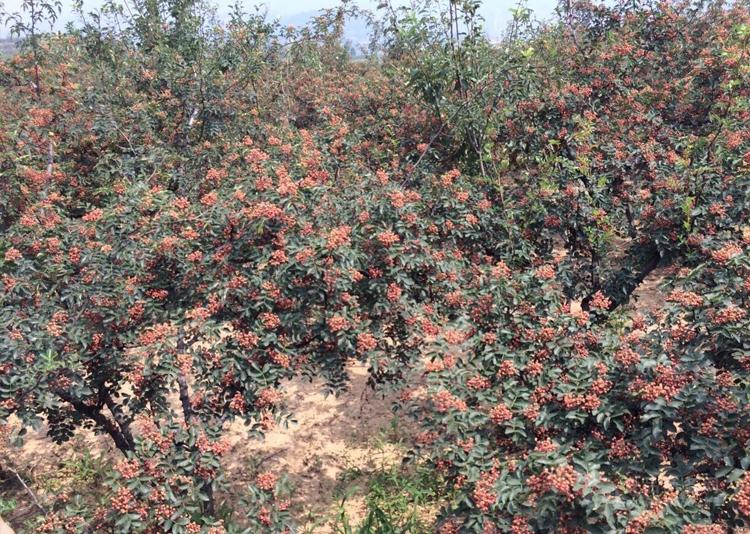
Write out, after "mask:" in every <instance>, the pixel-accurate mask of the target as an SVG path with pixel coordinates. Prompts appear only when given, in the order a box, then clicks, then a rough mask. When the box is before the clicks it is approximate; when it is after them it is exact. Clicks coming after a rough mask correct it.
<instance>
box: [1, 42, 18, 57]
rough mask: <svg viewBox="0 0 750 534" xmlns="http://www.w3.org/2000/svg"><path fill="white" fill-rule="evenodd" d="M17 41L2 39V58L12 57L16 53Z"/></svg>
mask: <svg viewBox="0 0 750 534" xmlns="http://www.w3.org/2000/svg"><path fill="white" fill-rule="evenodd" d="M16 44H17V41H16V40H15V39H0V56H12V55H13V54H15V52H16Z"/></svg>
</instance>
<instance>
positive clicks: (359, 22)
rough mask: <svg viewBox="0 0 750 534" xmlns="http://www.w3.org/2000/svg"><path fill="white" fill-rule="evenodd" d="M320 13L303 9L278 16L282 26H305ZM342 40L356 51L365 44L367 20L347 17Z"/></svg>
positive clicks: (368, 38)
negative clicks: (302, 10) (303, 10)
mask: <svg viewBox="0 0 750 534" xmlns="http://www.w3.org/2000/svg"><path fill="white" fill-rule="evenodd" d="M320 14H321V11H305V12H302V13H295V14H293V15H285V16H281V17H279V23H280V24H281V25H282V26H295V27H299V26H305V25H307V24H308V23H309V22H310V21H312V19H314V18H315V17H317V16H319V15H320ZM344 42H345V43H346V42H349V43H351V44H352V45H353V46H354V47H355V49H357V51H359V49H360V47H362V46H367V45H368V44H369V42H370V29H369V28H368V27H367V22H366V21H365V20H364V19H362V18H358V19H347V21H346V24H345V25H344Z"/></svg>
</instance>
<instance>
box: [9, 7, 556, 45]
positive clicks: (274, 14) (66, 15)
mask: <svg viewBox="0 0 750 534" xmlns="http://www.w3.org/2000/svg"><path fill="white" fill-rule="evenodd" d="M22 2H23V0H0V13H2V12H6V13H15V12H18V11H20V8H21V4H22ZM62 3H63V7H62V12H61V14H60V19H59V21H58V23H57V24H56V25H55V28H54V29H55V30H61V29H63V28H64V26H65V24H67V23H68V22H73V21H75V20H77V16H76V15H75V13H74V12H73V10H72V6H73V0H62ZM103 3H104V1H103V0H84V2H83V4H84V10H85V11H86V12H88V11H92V10H94V9H97V8H99V7H101V5H102V4H103ZM208 3H209V4H211V5H214V6H216V7H217V8H218V13H219V15H221V14H222V13H226V12H227V10H228V8H229V6H230V5H232V4H234V0H208ZM378 3H379V2H378V0H355V4H356V5H358V6H359V7H362V8H365V9H370V10H375V8H376V7H377V5H378ZM408 3H409V2H408V1H406V0H404V1H401V2H399V1H396V2H394V4H397V5H398V4H401V5H405V4H408ZM525 3H526V5H527V7H529V8H530V9H532V10H533V11H534V13H535V15H536V16H537V17H539V18H548V17H550V16H551V15H552V13H553V10H554V8H555V6H556V4H557V2H556V0H527V1H526V2H525ZM242 4H243V5H244V6H245V9H246V10H247V11H251V10H252V8H253V7H254V6H256V5H258V6H261V7H264V8H267V10H268V14H269V16H270V17H271V18H285V17H292V16H295V15H301V14H306V13H309V12H314V11H319V10H321V9H325V8H330V7H335V6H337V5H339V4H340V1H339V0H285V1H283V2H279V1H273V0H267V1H262V0H258V1H253V0H250V1H246V2H242ZM517 4H518V2H517V0H505V1H492V0H488V1H485V2H483V4H482V8H481V9H480V13H481V14H482V16H483V17H484V19H485V29H486V31H487V33H488V34H489V35H491V36H492V35H498V34H500V32H502V30H503V29H504V28H505V26H506V25H507V23H508V21H510V19H511V15H510V10H511V9H512V8H513V7H515V6H516V5H517ZM44 29H45V30H47V29H48V28H44ZM9 36H10V31H9V30H8V28H7V27H6V26H5V21H4V20H2V21H0V38H5V37H9Z"/></svg>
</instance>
